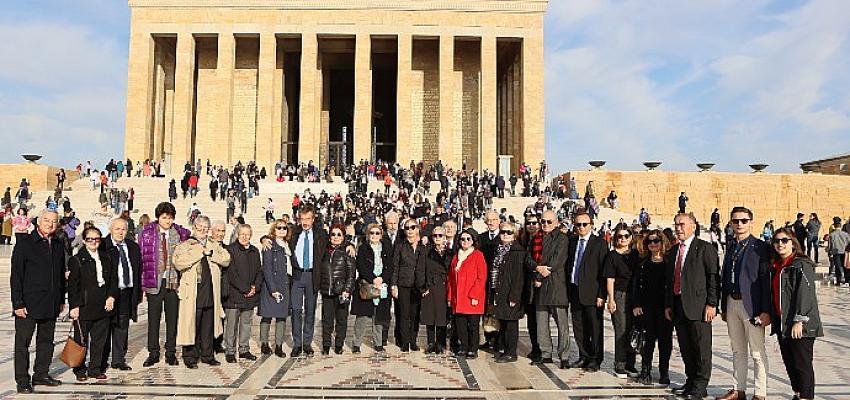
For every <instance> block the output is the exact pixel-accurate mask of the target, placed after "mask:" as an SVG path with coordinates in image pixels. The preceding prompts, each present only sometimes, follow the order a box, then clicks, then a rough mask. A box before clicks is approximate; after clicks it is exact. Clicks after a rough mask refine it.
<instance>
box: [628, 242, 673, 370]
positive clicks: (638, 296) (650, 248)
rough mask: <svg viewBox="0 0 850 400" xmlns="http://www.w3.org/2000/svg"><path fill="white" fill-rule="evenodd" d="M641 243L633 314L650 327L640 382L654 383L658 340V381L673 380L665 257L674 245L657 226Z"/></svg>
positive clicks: (633, 292) (647, 330)
mask: <svg viewBox="0 0 850 400" xmlns="http://www.w3.org/2000/svg"><path fill="white" fill-rule="evenodd" d="M643 237H644V239H643V242H642V243H643V244H642V245H641V246H638V249H639V250H640V255H641V257H642V259H643V261H642V262H641V263H640V265H639V266H638V268H637V269H635V272H634V274H635V276H634V279H632V285H633V286H632V300H633V303H634V304H632V306H633V307H634V308H632V315H634V316H635V318H640V323H641V324H643V328H644V329H645V330H646V337H645V338H644V342H643V352H642V353H641V356H640V358H641V370H640V376H639V377H638V378H637V380H638V382H640V383H642V384H644V385H651V384H652V358H653V353H654V352H655V344H656V342H657V343H658V373H659V378H658V383H660V384H662V385H669V384H670V375H669V373H668V370H669V368H670V354H671V353H672V352H673V322H671V321H669V320H668V319H667V318H665V317H664V276H665V275H664V273H665V272H664V271H665V269H666V266H665V263H664V257H666V255H667V252H668V251H670V248H671V247H672V245H671V243H670V240H669V239H668V238H667V235H665V234H664V233H663V232H662V231H661V230H658V229H653V230H651V231H648V232H646V233H645V234H644V235H643Z"/></svg>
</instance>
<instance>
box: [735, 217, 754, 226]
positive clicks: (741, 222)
mask: <svg viewBox="0 0 850 400" xmlns="http://www.w3.org/2000/svg"><path fill="white" fill-rule="evenodd" d="M732 223H733V224H735V225H746V224H749V223H750V219H749V218H732Z"/></svg>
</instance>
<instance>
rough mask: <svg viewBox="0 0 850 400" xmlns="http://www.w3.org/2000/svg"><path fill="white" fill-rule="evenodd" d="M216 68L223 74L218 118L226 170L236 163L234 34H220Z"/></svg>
mask: <svg viewBox="0 0 850 400" xmlns="http://www.w3.org/2000/svg"><path fill="white" fill-rule="evenodd" d="M216 68H217V69H218V71H219V73H220V74H221V81H220V83H221V87H220V91H219V96H221V97H220V101H221V108H220V109H219V110H221V114H220V115H219V116H218V124H219V126H218V129H219V130H220V134H219V137H220V138H222V140H223V141H224V142H223V143H221V146H222V147H221V148H220V149H221V151H222V152H223V153H226V154H225V155H224V156H223V157H222V158H223V159H224V162H225V163H226V164H225V165H224V167H225V168H230V167H232V166H233V164H234V163H235V161H234V160H233V157H232V154H233V153H232V149H233V69H234V68H236V38H234V37H233V32H221V33H219V34H218V62H217V63H216Z"/></svg>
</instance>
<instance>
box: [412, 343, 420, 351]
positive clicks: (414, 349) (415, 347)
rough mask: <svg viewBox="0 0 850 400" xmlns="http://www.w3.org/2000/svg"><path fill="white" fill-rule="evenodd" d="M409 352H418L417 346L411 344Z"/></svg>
mask: <svg viewBox="0 0 850 400" xmlns="http://www.w3.org/2000/svg"><path fill="white" fill-rule="evenodd" d="M410 351H419V346H417V345H416V343H411V344H410Z"/></svg>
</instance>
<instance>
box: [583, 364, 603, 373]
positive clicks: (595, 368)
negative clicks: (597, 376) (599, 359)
mask: <svg viewBox="0 0 850 400" xmlns="http://www.w3.org/2000/svg"><path fill="white" fill-rule="evenodd" d="M584 370H585V371H587V372H597V371H599V365H598V364H596V363H588V364H587V367H585V368H584Z"/></svg>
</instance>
